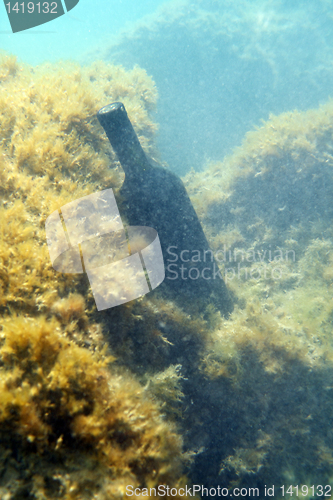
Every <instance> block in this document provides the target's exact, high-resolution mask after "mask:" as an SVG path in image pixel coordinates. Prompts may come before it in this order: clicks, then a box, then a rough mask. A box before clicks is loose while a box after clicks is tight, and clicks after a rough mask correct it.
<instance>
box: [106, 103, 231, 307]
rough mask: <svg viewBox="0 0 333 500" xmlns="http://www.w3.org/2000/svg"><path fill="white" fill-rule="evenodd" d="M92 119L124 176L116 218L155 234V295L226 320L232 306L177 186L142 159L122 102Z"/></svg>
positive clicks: (179, 183)
mask: <svg viewBox="0 0 333 500" xmlns="http://www.w3.org/2000/svg"><path fill="white" fill-rule="evenodd" d="M97 117H98V120H99V122H100V124H101V125H102V127H103V128H104V130H105V133H106V135H107V137H108V139H109V141H110V143H111V145H112V147H113V149H114V151H115V153H116V154H117V157H118V159H119V161H120V163H121V165H122V167H123V169H124V172H125V181H124V183H123V185H122V187H121V190H120V195H121V199H122V202H121V215H122V216H125V218H126V219H127V222H128V223H129V225H131V226H149V227H153V228H154V229H156V231H157V232H158V235H159V238H160V242H161V247H162V252H163V258H164V265H165V280H164V282H163V283H162V284H161V285H160V287H159V288H158V290H160V291H163V292H164V293H165V294H166V296H168V297H170V298H171V299H173V300H175V301H176V303H177V304H178V305H179V306H180V307H184V308H186V309H195V310H198V309H199V310H202V311H204V310H205V308H206V306H207V305H209V304H213V305H214V306H215V307H217V308H218V309H219V310H220V311H221V313H222V314H223V315H224V316H228V315H229V314H230V312H231V311H232V309H233V302H232V300H231V297H230V295H229V292H228V290H227V287H226V285H225V283H224V281H223V279H222V276H221V274H220V273H219V268H218V266H217V263H216V262H215V259H214V256H213V252H212V251H211V250H210V248H209V245H208V242H207V239H206V237H205V234H204V232H203V229H202V227H201V224H200V222H199V219H198V216H197V214H196V212H195V210H194V208H193V206H192V203H191V201H190V198H189V196H188V194H187V192H186V189H185V187H184V185H183V182H182V181H181V179H180V178H179V177H178V176H177V175H175V174H174V173H173V172H171V171H169V170H167V169H165V168H163V167H161V166H159V165H157V164H153V163H152V162H151V161H149V160H148V158H147V157H146V155H145V153H144V151H143V149H142V147H141V145H140V142H139V139H138V137H137V135H136V133H135V131H134V129H133V126H132V124H131V122H130V120H129V118H128V116H127V112H126V110H125V107H124V105H123V104H122V103H119V102H116V103H113V104H110V105H108V106H105V107H104V108H102V109H101V110H100V111H99V112H98V115H97Z"/></svg>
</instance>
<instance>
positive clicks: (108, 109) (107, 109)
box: [97, 102, 125, 115]
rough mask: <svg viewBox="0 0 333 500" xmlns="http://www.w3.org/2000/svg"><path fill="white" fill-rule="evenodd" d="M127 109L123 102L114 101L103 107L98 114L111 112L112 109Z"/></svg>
mask: <svg viewBox="0 0 333 500" xmlns="http://www.w3.org/2000/svg"><path fill="white" fill-rule="evenodd" d="M120 109H121V110H122V111H125V106H124V105H123V103H122V102H112V103H111V104H108V105H107V106H104V107H103V108H102V109H100V110H99V111H98V113H97V114H98V115H105V114H107V113H111V112H112V111H118V110H120Z"/></svg>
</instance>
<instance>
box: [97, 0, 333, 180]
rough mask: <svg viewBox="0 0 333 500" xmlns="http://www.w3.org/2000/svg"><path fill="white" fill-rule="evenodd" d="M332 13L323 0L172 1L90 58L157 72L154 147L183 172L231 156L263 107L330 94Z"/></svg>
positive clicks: (269, 109) (281, 107)
mask: <svg viewBox="0 0 333 500" xmlns="http://www.w3.org/2000/svg"><path fill="white" fill-rule="evenodd" d="M332 13H333V11H332V5H331V3H330V2H326V1H325V0H318V1H316V2H315V3H313V2H299V1H293V2H288V1H277V0H274V1H269V0H265V1H262V0H251V2H247V1H245V0H223V1H219V2H216V1H209V2H208V1H203V0H195V1H182V2H180V1H176V2H169V3H168V4H166V6H165V8H164V9H160V10H159V11H158V12H157V13H156V15H155V16H153V17H150V18H147V19H146V21H142V22H141V23H140V24H139V25H138V26H136V27H135V28H133V29H132V30H128V31H125V32H124V33H123V36H122V37H121V39H120V40H117V41H116V42H114V43H113V44H112V45H110V47H108V48H106V49H103V51H100V52H98V54H96V53H93V54H90V57H91V59H92V60H94V59H96V56H98V57H102V58H103V59H104V60H106V61H109V62H112V63H116V64H124V65H125V67H126V68H128V69H130V68H132V67H133V66H134V65H136V64H139V65H140V66H141V67H142V68H145V69H146V71H147V72H148V74H149V75H152V76H153V78H154V80H155V81H156V84H157V87H158V89H159V95H160V99H159V106H158V112H157V120H158V122H159V123H160V124H162V123H163V127H162V128H161V131H160V134H159V139H158V141H159V142H158V144H159V148H160V151H161V153H162V156H163V158H164V159H165V160H166V161H167V162H168V163H169V164H170V166H171V167H172V168H173V169H175V170H176V171H177V172H178V173H180V174H181V175H184V173H185V172H187V171H189V170H190V169H191V168H194V169H195V170H200V169H201V168H202V166H203V164H204V163H205V162H206V161H207V160H209V159H211V160H213V161H218V160H220V159H221V158H223V156H224V155H225V154H230V153H231V151H232V149H233V148H234V147H235V146H237V145H239V144H240V142H241V140H242V137H243V136H244V135H245V133H246V132H247V131H248V130H249V129H251V128H252V127H253V124H256V125H260V120H261V119H267V118H268V115H269V113H275V114H278V113H282V112H283V111H288V110H293V109H300V110H306V109H308V108H310V107H315V106H318V104H319V103H322V102H324V101H325V100H326V99H327V98H328V96H329V95H330V94H331V88H332V85H333V72H332V48H333V46H332V36H331V33H332V29H333V22H332Z"/></svg>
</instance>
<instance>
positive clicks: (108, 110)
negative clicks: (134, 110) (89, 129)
mask: <svg viewBox="0 0 333 500" xmlns="http://www.w3.org/2000/svg"><path fill="white" fill-rule="evenodd" d="M97 118H98V120H99V122H100V124H101V125H102V127H103V128H104V131H105V133H106V135H107V137H108V139H109V141H110V143H111V146H112V148H113V149H114V151H115V153H116V155H117V157H118V160H119V161H120V163H121V166H122V167H123V169H124V172H125V176H126V177H127V181H128V180H130V179H131V180H135V179H137V180H138V182H139V181H140V179H142V177H143V176H144V175H145V173H146V172H147V170H150V169H151V166H150V163H149V162H148V160H147V157H146V155H145V153H144V151H143V149H142V147H141V144H140V142H139V139H138V137H137V135H136V133H135V131H134V129H133V126H132V124H131V122H130V120H129V118H128V116H127V112H126V109H125V107H124V105H123V104H122V103H120V102H115V103H112V104H109V105H108V106H105V107H104V108H102V109H101V110H100V111H99V112H98V113H97Z"/></svg>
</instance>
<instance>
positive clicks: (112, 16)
mask: <svg viewBox="0 0 333 500" xmlns="http://www.w3.org/2000/svg"><path fill="white" fill-rule="evenodd" d="M164 2H165V0H145V1H144V2H138V1H136V0H111V1H108V0H99V1H98V2H97V1H96V0H80V1H79V3H78V5H77V6H76V7H75V8H74V9H72V10H71V11H70V12H69V13H67V14H66V15H63V16H61V17H59V18H57V19H55V20H54V21H52V22H51V23H47V24H44V25H41V26H38V27H36V28H33V29H29V30H26V31H22V32H20V33H15V34H13V33H12V31H11V27H10V24H9V20H8V18H7V16H6V10H5V7H4V6H1V7H0V8H1V17H0V48H1V49H2V50H6V51H9V52H11V53H14V54H16V55H17V56H18V57H19V58H20V59H22V60H23V61H25V62H28V63H29V64H33V65H36V64H40V63H42V62H44V61H51V62H54V61H57V60H59V59H74V60H78V61H80V62H81V61H82V56H83V55H84V54H85V53H86V52H87V51H90V50H92V49H94V48H95V49H98V48H99V47H100V46H103V45H104V44H105V43H108V41H109V40H110V39H112V38H114V37H116V36H117V35H119V33H120V32H121V31H122V30H123V29H128V28H129V27H130V26H131V25H132V24H133V23H135V22H137V21H138V20H140V19H141V18H142V17H144V16H146V15H149V14H152V13H153V12H154V11H155V10H156V8H157V7H158V6H159V5H161V4H163V3H164Z"/></svg>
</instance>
